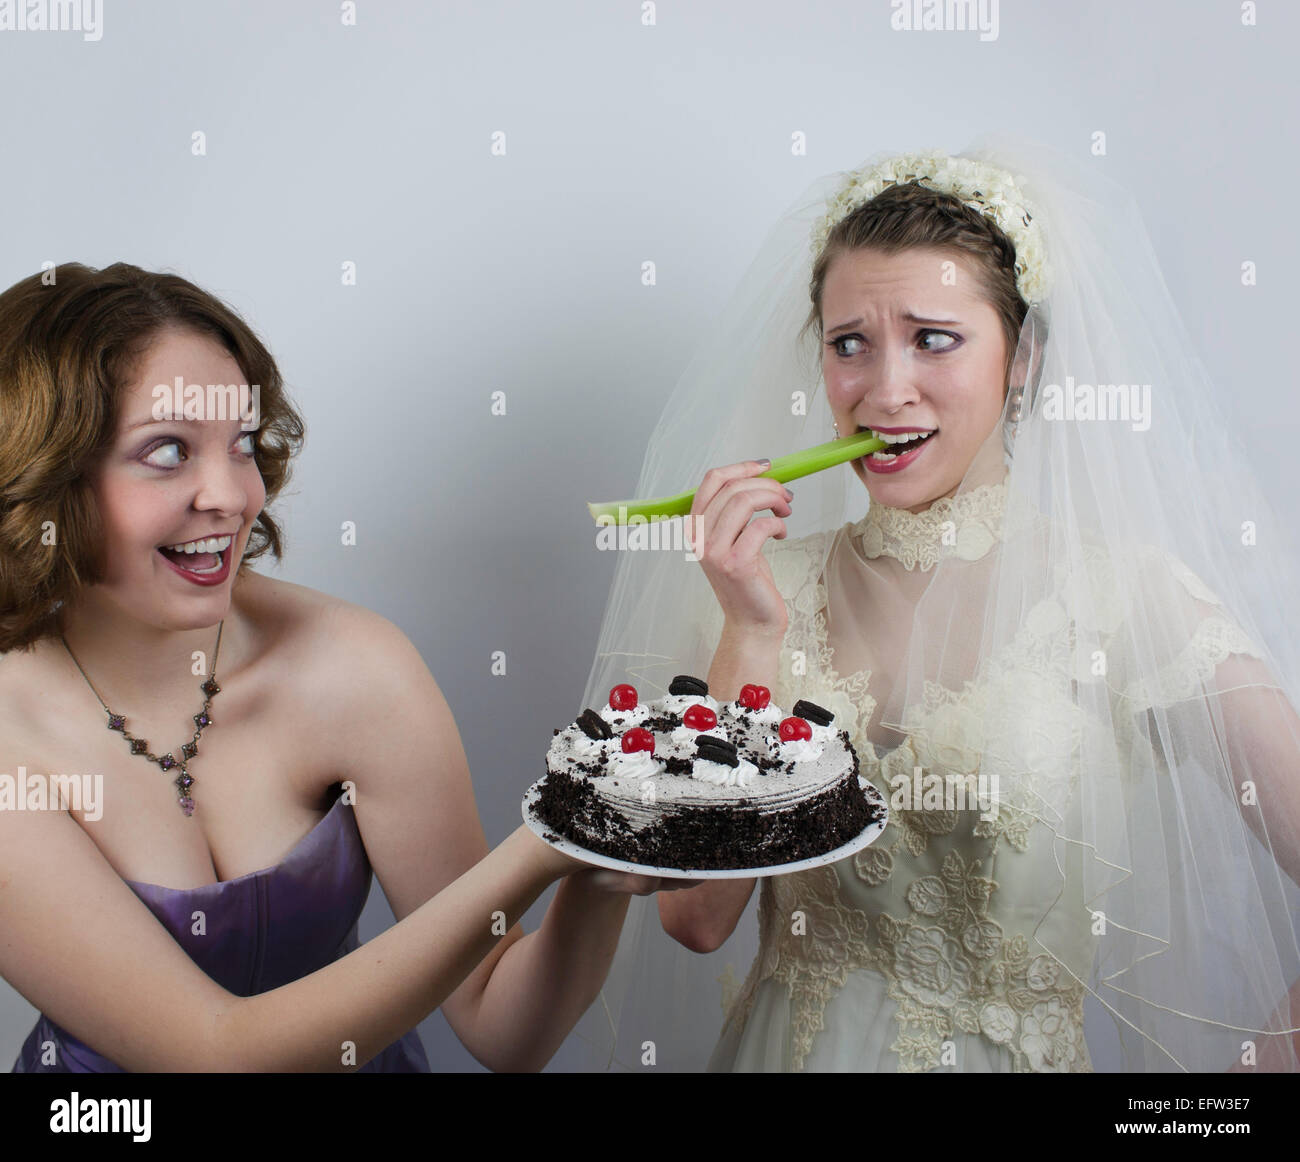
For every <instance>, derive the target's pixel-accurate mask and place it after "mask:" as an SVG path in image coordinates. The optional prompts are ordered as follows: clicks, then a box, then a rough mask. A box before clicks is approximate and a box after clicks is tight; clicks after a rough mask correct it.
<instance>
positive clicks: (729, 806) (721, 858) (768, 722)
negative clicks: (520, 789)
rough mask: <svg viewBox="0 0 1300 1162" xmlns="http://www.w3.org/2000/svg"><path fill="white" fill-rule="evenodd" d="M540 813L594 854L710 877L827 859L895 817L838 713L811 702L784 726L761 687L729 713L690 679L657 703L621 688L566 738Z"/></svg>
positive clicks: (750, 689) (746, 690) (549, 762)
mask: <svg viewBox="0 0 1300 1162" xmlns="http://www.w3.org/2000/svg"><path fill="white" fill-rule="evenodd" d="M532 812H533V815H534V818H535V819H537V820H538V821H539V822H540V823H542V824H543V825H545V826H546V827H547V828H549V829H551V831H552V832H554V833H555V834H556V835H558V836H560V837H562V838H564V839H567V840H570V841H571V842H573V843H576V844H577V845H578V846H579V847H582V848H584V849H586V850H587V851H591V852H595V853H597V854H600V855H605V856H610V857H613V858H615V859H621V860H627V861H628V862H630V863H636V864H645V865H650V866H654V867H664V868H680V869H687V870H700V871H704V870H725V869H745V868H761V867H772V866H775V865H778V864H786V863H793V862H796V861H799V860H804V859H811V858H814V857H816V856H820V855H824V854H826V853H827V852H830V851H834V850H836V849H837V848H839V847H842V846H843V845H844V844H846V843H848V842H849V841H850V840H852V839H854V838H856V837H857V836H859V835H861V834H862V832H863V831H864V830H865V829H866V828H867V826H868V825H869V824H871V823H873V822H876V821H878V820H879V819H881V818H883V817H884V814H885V812H884V804H883V802H882V801H881V800H880V798H879V796H878V795H876V796H872V797H870V798H869V797H868V795H867V794H866V793H864V791H863V789H862V786H861V784H860V783H859V780H858V756H857V754H856V752H855V751H854V749H853V745H852V743H851V742H850V741H849V734H848V731H846V730H843V729H841V728H840V726H839V725H838V724H837V723H836V722H835V719H834V715H832V714H831V713H830V712H829V711H827V710H825V709H823V708H822V707H820V706H817V705H815V704H814V703H812V702H806V701H802V700H801V701H798V702H796V703H795V705H794V707H793V708H792V713H791V714H789V715H787V714H786V713H785V712H784V711H782V709H781V708H780V707H779V706H776V705H775V704H773V703H772V701H771V693H770V691H769V690H767V689H766V688H765V687H762V686H752V685H747V686H745V687H743V688H742V689H741V691H740V694H739V696H738V697H737V699H736V700H735V701H733V702H724V703H719V702H717V701H716V700H715V699H714V698H712V697H711V696H710V695H709V688H708V686H707V684H706V683H705V682H703V681H701V680H700V679H699V678H693V677H690V676H689V675H681V676H679V677H677V678H674V679H673V681H672V683H671V685H670V686H669V688H668V694H667V695H666V696H664V697H662V698H658V699H655V700H652V701H650V702H648V703H642V702H641V701H640V700H639V695H638V694H637V691H636V689H635V688H634V687H633V686H630V685H620V686H615V687H614V688H613V689H612V690H611V691H610V693H609V702H608V703H607V704H606V705H605V707H604V708H603V709H601V710H600V711H595V710H585V711H583V713H582V714H581V715H579V717H578V718H577V719H576V720H575V721H574V722H572V723H570V724H569V725H568V726H566V727H564V728H563V729H559V730H556V731H555V733H554V737H553V738H552V739H551V744H550V749H549V750H548V752H547V755H546V777H545V779H543V780H542V782H541V783H540V784H539V786H538V789H537V795H536V799H535V801H534V802H533V805H532Z"/></svg>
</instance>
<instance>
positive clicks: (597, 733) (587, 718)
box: [578, 710, 614, 741]
mask: <svg viewBox="0 0 1300 1162" xmlns="http://www.w3.org/2000/svg"><path fill="white" fill-rule="evenodd" d="M578 726H579V728H580V729H581V730H582V733H583V734H585V735H586V736H587V737H588V738H594V739H596V740H598V741H599V740H602V739H606V738H613V737H614V732H613V731H612V730H610V728H609V723H608V722H606V721H605V720H604V719H603V718H601V716H600V715H599V714H597V713H596V712H595V711H594V710H584V711H583V712H582V713H581V714H579V715H578Z"/></svg>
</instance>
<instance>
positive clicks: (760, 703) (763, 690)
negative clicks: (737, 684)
mask: <svg viewBox="0 0 1300 1162" xmlns="http://www.w3.org/2000/svg"><path fill="white" fill-rule="evenodd" d="M736 701H737V702H739V703H740V704H741V705H742V706H748V707H749V708H750V709H751V710H766V709H767V704H768V703H769V702H771V701H772V691H771V690H769V689H768V688H767V687H766V686H742V687H741V688H740V697H739V698H737V699H736Z"/></svg>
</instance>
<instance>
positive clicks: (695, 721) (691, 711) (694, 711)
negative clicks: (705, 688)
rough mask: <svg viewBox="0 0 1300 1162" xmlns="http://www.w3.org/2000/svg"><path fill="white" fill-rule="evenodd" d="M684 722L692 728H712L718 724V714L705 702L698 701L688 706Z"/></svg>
mask: <svg viewBox="0 0 1300 1162" xmlns="http://www.w3.org/2000/svg"><path fill="white" fill-rule="evenodd" d="M682 722H683V723H684V724H685V725H686V726H689V727H690V728H691V729H692V730H712V729H713V728H714V727H715V726H717V725H718V716H717V715H716V714H714V713H713V711H712V710H710V709H709V708H708V707H707V706H705V705H704V704H703V703H701V702H697V703H696V704H695V705H694V706H688V707H687V708H686V713H685V714H683V715H682Z"/></svg>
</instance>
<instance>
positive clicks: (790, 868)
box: [523, 775, 889, 880]
mask: <svg viewBox="0 0 1300 1162" xmlns="http://www.w3.org/2000/svg"><path fill="white" fill-rule="evenodd" d="M543 782H545V778H542V779H538V781H537V782H535V783H534V784H533V785H532V786H531V787H529V788H528V790H527V791H526V792H525V793H524V802H523V813H524V823H526V824H527V825H528V830H529V831H531V832H532V833H533V834H534V835H536V836H537V838H538V839H540V840H542V842H543V843H549V844H550V845H551V846H552V847H553V848H555V850H556V851H559V852H563V853H564V854H565V855H568V856H572V857H573V858H574V859H580V860H582V862H583V863H589V864H592V865H593V866H594V867H607V868H610V869H611V870H612V871H622V872H632V873H634V874H635V875H643V876H660V877H661V878H663V879H671V880H739V879H746V880H747V879H754V878H757V877H760V876H784V875H789V874H790V873H791V872H799V871H806V870H807V869H809V868H814V867H823V866H824V865H826V864H828V863H837V862H838V861H839V860H841V859H846V858H847V857H848V856H850V855H856V854H857V853H858V852H859V851H861V850H862V849H863V848H864V847H867V846H869V845H870V844H872V843H874V842H875V840H876V837H877V836H879V835H880V833H881V832H882V831H884V830H885V826H886V825H887V824H888V823H889V807H888V806H887V805H886V803H885V800H884V797H883V796H882V795H881V794H880V792H879V791H877V790H876V788H875V787H874V786H873V785H872V784H871V783H869V782H867V780H866V779H864V778H863V777H862V776H861V775H859V776H858V785H859V786H861V787H862V790H863V791H864V792H865V794H866V796H867V798H868V799H869V800H871V802H872V803H874V804H875V805H876V807H877V809H879V810H880V811H883V812H884V815H883V816H882V817H881V818H880V819H878V820H877V821H876V822H875V823H869V824H868V825H867V826H866V828H864V829H863V830H862V831H861V832H860V833H859V834H858V835H856V836H855V837H854V838H853V839H850V840H849V841H848V843H845V844H843V845H842V846H840V847H837V848H836V849H835V850H834V851H828V852H827V853H826V854H825V855H818V856H814V857H813V858H812V859H801V860H797V861H796V862H794V863H781V864H773V865H772V866H771V867H749V868H724V869H721V870H719V869H717V868H711V869H708V870H699V871H692V870H691V869H689V868H679V867H651V866H650V865H649V864H644V863H628V861H627V860H625V859H614V858H612V857H611V856H608V855H598V854H597V853H596V852H594V851H588V850H587V849H586V848H585V847H579V846H578V845H577V844H576V843H574V842H573V841H572V840H569V839H563V838H561V837H559V836H556V835H554V833H553V831H552V828H551V827H549V826H548V825H547V824H545V823H543V822H541V820H539V819H534V818H533V813H532V810H531V808H532V806H533V804H534V803H536V802H537V799H538V797H539V796H540V794H541V786H542V783H543ZM548 832H550V833H551V834H549V835H548Z"/></svg>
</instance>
